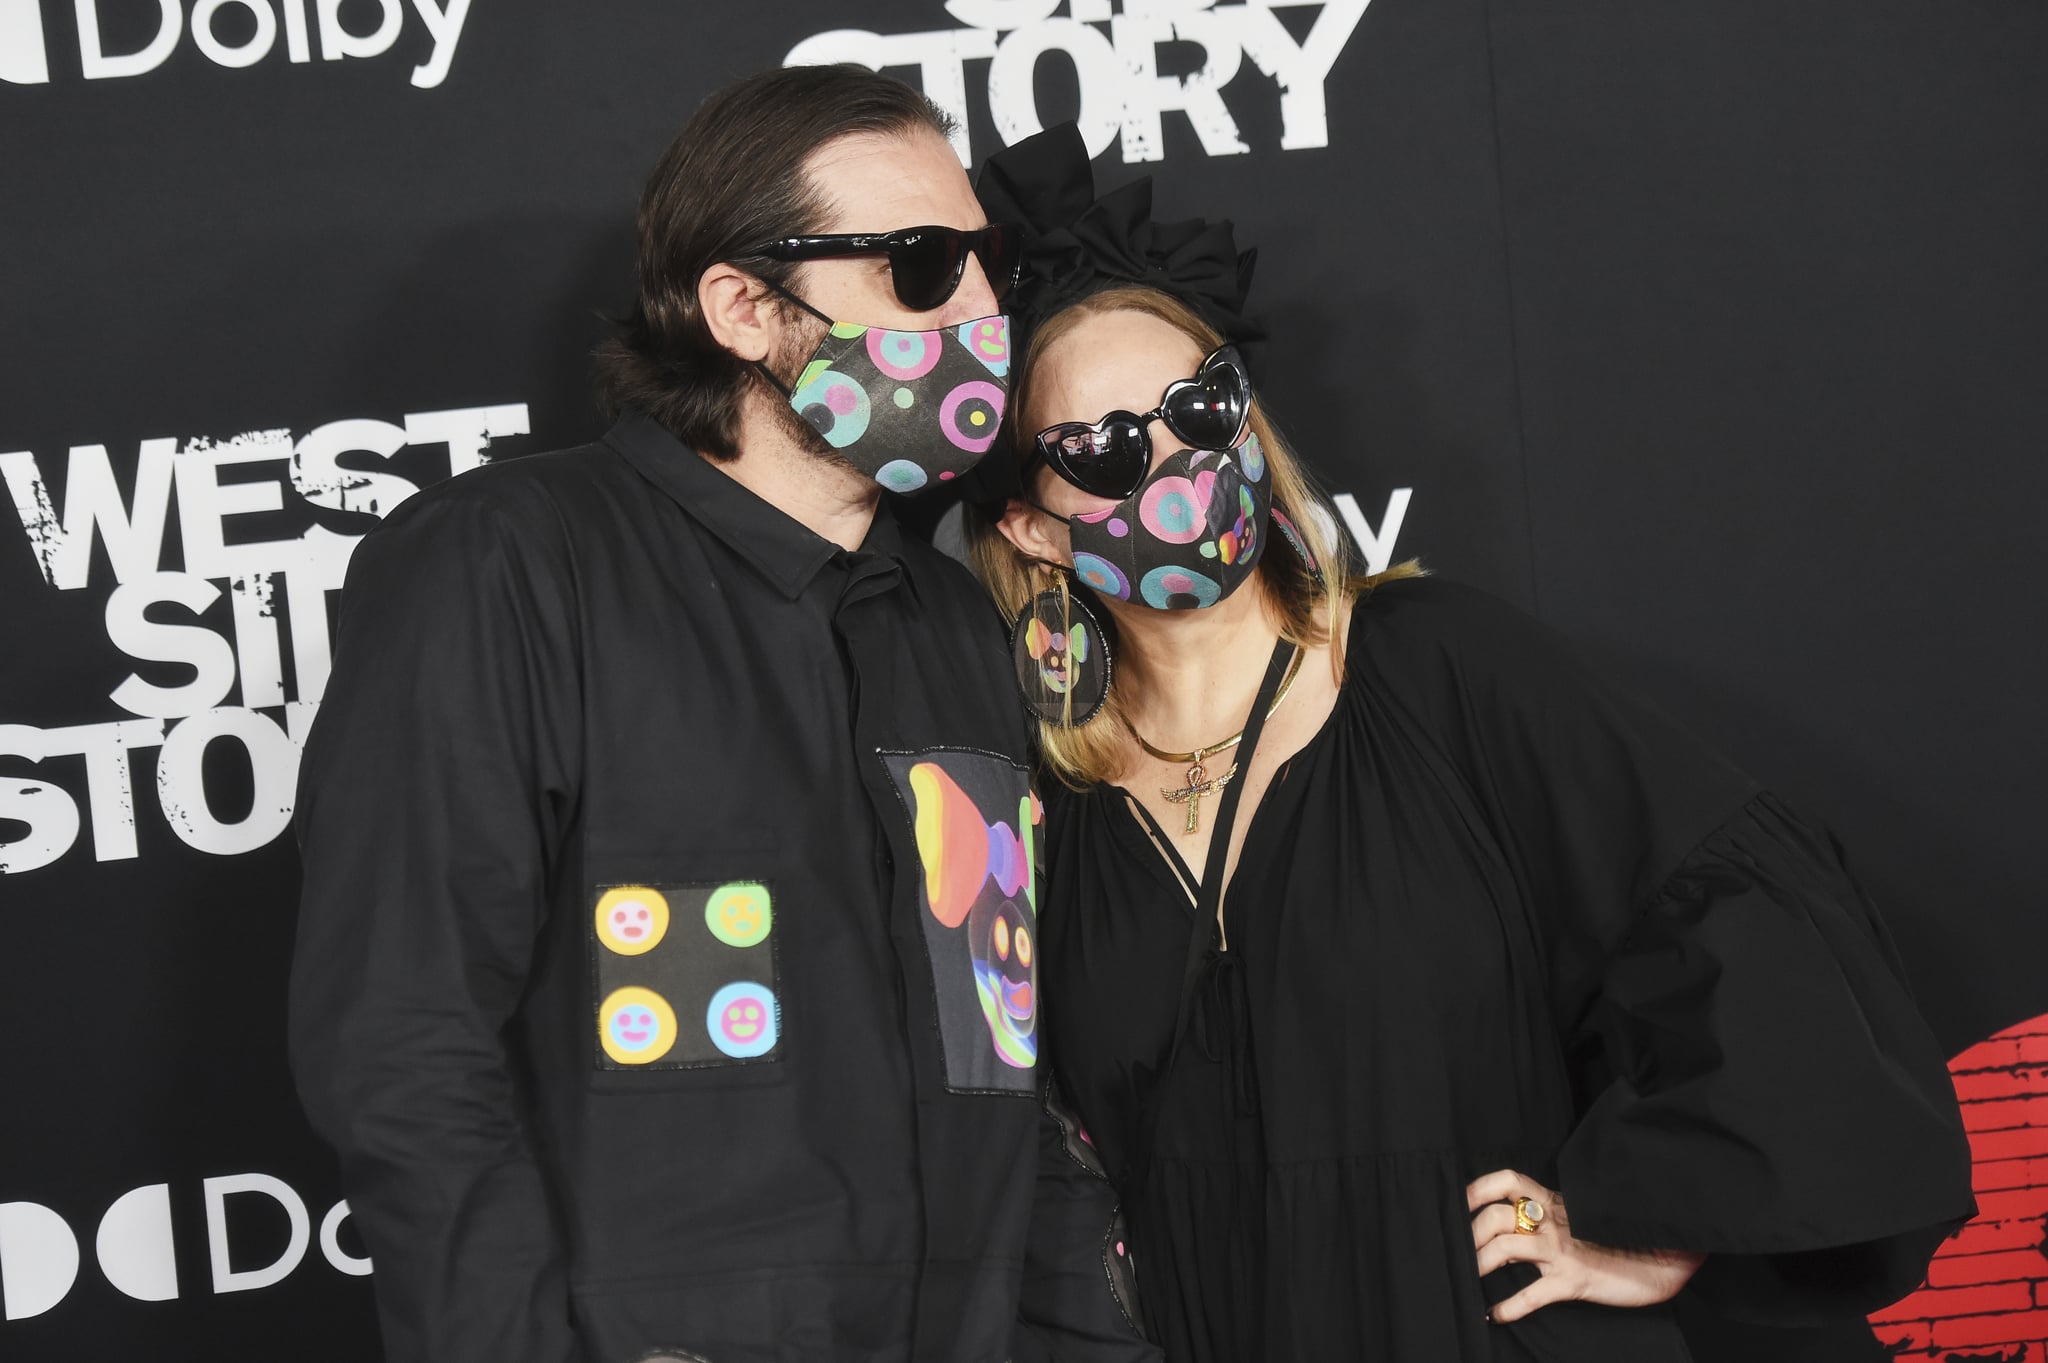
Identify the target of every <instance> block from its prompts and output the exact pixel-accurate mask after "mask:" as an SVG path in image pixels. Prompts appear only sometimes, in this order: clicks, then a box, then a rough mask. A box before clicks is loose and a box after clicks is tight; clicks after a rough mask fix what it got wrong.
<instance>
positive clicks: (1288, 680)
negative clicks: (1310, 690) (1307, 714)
mask: <svg viewBox="0 0 2048 1363" xmlns="http://www.w3.org/2000/svg"><path fill="white" fill-rule="evenodd" d="M1306 653H1307V650H1305V649H1304V648H1302V647H1301V645H1299V644H1296V645H1295V646H1294V660H1293V661H1292V662H1290V663H1288V664H1287V676H1286V677H1285V678H1283V679H1282V680H1281V682H1280V690H1279V691H1278V692H1277V693H1275V694H1274V696H1273V703H1272V705H1270V706H1268V707H1267V709H1266V718H1268V719H1271V718H1272V717H1273V712H1274V711H1275V710H1278V709H1279V708H1280V702H1281V701H1283V700H1286V699H1287V691H1288V688H1290V687H1292V686H1293V685H1294V674H1295V673H1297V672H1299V671H1301V660H1302V658H1303V657H1304V656H1305V655H1306ZM1267 675H1268V676H1271V674H1270V673H1268V674H1267ZM1124 727H1125V728H1126V729H1129V730H1130V731H1131V737H1132V738H1135V739H1137V740H1138V746H1139V747H1141V748H1143V749H1144V750H1145V751H1146V752H1148V753H1150V754H1152V755H1153V756H1154V757H1156V758H1158V759H1159V760H1160V761H1162V762H1186V763H1189V764H1190V765H1189V767H1188V774H1187V779H1186V780H1185V781H1183V782H1182V783H1181V787H1180V789H1179V790H1166V789H1162V790H1161V791H1160V792H1159V793H1160V794H1161V795H1163V796H1165V797H1166V798H1167V799H1169V800H1171V801H1172V802H1173V803H1175V804H1177V805H1181V804H1184V805H1186V806H1187V807H1188V822H1187V827H1185V828H1183V829H1181V832H1183V833H1194V832H1198V831H1199V830H1200V829H1201V827H1202V797H1203V796H1204V795H1221V794H1222V793H1223V788H1224V787H1225V786H1227V785H1229V784H1230V782H1231V779H1232V778H1233V777H1235V776H1236V775H1237V763H1235V762H1232V763H1231V764H1230V766H1229V768H1228V769H1227V770H1225V771H1224V772H1223V773H1222V774H1221V775H1219V776H1211V775H1210V774H1209V768H1208V766H1207V765H1206V764H1207V762H1208V760H1209V759H1210V758H1212V757H1214V756H1215V755H1216V754H1217V753H1220V752H1222V751H1223V750H1224V749H1225V748H1234V747H1236V746H1237V745H1238V744H1239V743H1241V742H1243V741H1244V730H1243V729H1239V730H1238V731H1237V732H1236V733H1234V734H1232V735H1231V736H1230V737H1228V738H1226V739H1223V740H1222V741H1221V742H1217V743H1210V744H1207V745H1205V746H1203V747H1200V748H1196V749H1195V750H1194V751H1193V752H1164V751H1161V750H1160V749H1158V748H1155V747H1153V746H1152V745H1151V744H1150V743H1147V742H1146V741H1145V736H1144V735H1143V734H1141V733H1139V732H1138V730H1137V726H1135V725H1134V724H1132V723H1131V721H1130V720H1129V719H1126V720H1124Z"/></svg>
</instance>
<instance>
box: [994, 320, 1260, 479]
mask: <svg viewBox="0 0 2048 1363" xmlns="http://www.w3.org/2000/svg"><path fill="white" fill-rule="evenodd" d="M1251 414H1252V380H1251V375H1249V374H1248V373H1246V372H1245V367H1244V359H1243V358H1242V357H1241V356H1240V355H1239V354H1238V353H1237V347H1236V346H1234V345H1222V346H1218V347H1217V348H1216V349H1215V350H1213V351H1211V352H1210V353H1209V357H1208V358H1207V359H1205V360H1203V361H1202V364H1201V367H1200V368H1199V369H1197V370H1196V371H1195V376H1194V377H1193V378H1191V379H1175V380H1174V381H1173V382H1172V383H1170V384H1168V385H1166V392H1165V393H1163V394H1161V395H1160V398H1159V405H1158V406H1157V407H1154V408H1153V409H1152V410H1151V411H1149V412H1145V413H1142V414H1140V413H1132V412H1125V411H1115V412H1111V413H1110V414H1109V415H1108V416H1105V417H1104V418H1102V420H1100V421H1098V422H1096V423H1095V424H1094V425H1092V426H1091V425H1089V424H1088V423H1087V422H1083V421H1062V422H1061V423H1060V424H1059V425H1057V426H1048V427H1046V428H1045V429H1044V430H1042V431H1040V432H1039V433H1038V436H1037V438H1036V439H1035V440H1034V441H1033V442H1032V453H1033V454H1035V455H1037V457H1038V458H1040V459H1043V460H1044V461H1045V462H1046V465H1047V466H1048V467H1049V468H1051V469H1052V471H1053V472H1054V473H1057V474H1058V475H1059V476H1060V477H1062V478H1064V479H1066V480H1067V481H1068V482H1069V483H1072V484H1073V485H1074V486H1075V487H1077V488H1079V489H1081V491H1083V492H1085V493H1087V494H1088V495H1089V496H1091V497H1107V498H1109V499H1110V500H1112V501H1122V500H1123V499H1124V498H1126V497H1128V496H1130V495H1131V494H1132V493H1133V492H1136V491H1137V490H1138V488H1139V486H1140V485H1142V484H1143V483H1144V481H1145V475H1146V474H1147V473H1149V472H1151V470H1152V437H1151V436H1150V435H1149V434H1147V433H1146V428H1147V427H1148V426H1150V425H1151V424H1152V422H1153V421H1154V420H1155V419H1156V420H1158V421H1160V422H1163V423H1164V424H1165V426H1166V429H1167V430H1169V431H1171V432H1173V434H1174V435H1175V436H1176V437H1178V438H1179V439H1182V440H1185V441H1187V442H1188V444H1189V445H1191V446H1193V447H1194V448H1195V449H1198V450H1227V449H1229V448H1231V447H1232V446H1234V445H1236V444H1237V442H1238V441H1239V440H1241V439H1243V438H1244V428H1245V425H1246V423H1247V422H1249V421H1250V420H1251Z"/></svg>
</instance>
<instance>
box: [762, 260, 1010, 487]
mask: <svg viewBox="0 0 2048 1363" xmlns="http://www.w3.org/2000/svg"><path fill="white" fill-rule="evenodd" d="M797 301H798V302H799V304H800V305H802V306H804V307H805V308H806V309H809V305H808V304H803V303H802V300H800V299H799V300H797ZM809 310H811V311H813V312H815V309H809ZM819 315H820V316H822V314H819ZM826 320H830V319H826ZM762 372H764V373H766V372H767V371H766V370H763V371H762ZM770 377H771V378H772V377H773V376H772V375H771V376H770ZM776 386H777V387H781V385H780V384H779V383H778V384H777V385H776ZM1009 388H1010V319H1009V318H1007V317H1002V316H995V317H979V318H976V319H975V320H974V321H972V322H963V323H961V324H960V325H959V326H955V327H941V328H939V329H938V330H936V331H890V330H888V329H887V328H885V327H868V326H862V325H860V324H859V323H858V322H833V323H832V327H831V330H829V331H827V332H826V333H825V338H824V340H822V341H820V342H819V343H818V348H817V349H816V350H814V351H812V352H811V360H810V363H809V364H806V365H805V366H804V368H803V372H802V373H801V374H799V375H798V376H797V380H796V386H795V388H794V389H783V392H784V393H785V394H786V395H787V396H788V398H789V405H790V406H791V407H794V408H795V409H796V411H797V415H799V416H801V417H802V418H803V419H804V420H805V421H806V422H808V423H809V424H810V426H811V428H812V429H813V430H815V431H817V433H818V434H819V435H821V436H823V437H824V438H825V443H826V444H828V445H830V446H831V447H832V448H833V449H834V450H836V451H838V452H839V453H840V454H841V455H843V456H844V457H845V458H846V460H847V461H848V462H849V463H851V464H852V465H853V466H854V467H855V468H857V469H859V470H860V471H861V472H862V473H865V474H866V475H867V476H868V477H870V478H872V479H874V480H875V481H876V482H878V483H880V484H881V485H882V486H883V487H885V488H887V489H888V490H889V491H891V492H905V493H908V492H923V491H926V490H928V489H930V488H935V487H938V486H940V485H942V484H944V483H949V482H951V481H952V480H953V479H955V478H957V477H959V476H960V475H961V474H963V473H965V472H967V470H969V469H971V468H973V467H974V466H975V464H977V463H979V462H980V460H981V457H982V455H984V454H986V453H988V448H989V446H990V445H992V444H994V443H995V439H996V431H997V429H998V428H999V427H1001V425H1002V422H1003V405H1004V403H1005V401H1006V400H1007V399H1008V395H1009Z"/></svg>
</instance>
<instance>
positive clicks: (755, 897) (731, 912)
mask: <svg viewBox="0 0 2048 1363" xmlns="http://www.w3.org/2000/svg"><path fill="white" fill-rule="evenodd" d="M774 921H775V911H774V908H773V906H772V905H771V903H770V902H769V896H768V887H767V886H766V885H762V884H760V883H758V882H756V881H736V882H734V883H733V884H730V885H721V886H719V887H718V888H717V889H715V890H713V891H712V892H711V898H710V899H708V900H706V901H705V903H704V926H705V927H707V928H709V929H710V930H711V935H712V936H713V937H716V938H717V939H718V940H719V941H721V942H723V943H725V944H726V945H727V946H729V947H750V946H754V945H755V944H757V943H759V942H761V941H763V940H765V939H766V938H767V936H768V929H769V928H770V927H772V926H773V925H774Z"/></svg>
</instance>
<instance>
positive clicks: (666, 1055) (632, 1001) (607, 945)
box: [588, 880, 783, 1071]
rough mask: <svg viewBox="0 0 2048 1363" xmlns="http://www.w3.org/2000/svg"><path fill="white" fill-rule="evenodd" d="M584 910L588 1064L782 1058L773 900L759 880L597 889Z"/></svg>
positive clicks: (652, 1065) (624, 1066) (640, 1065)
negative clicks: (591, 1011)
mask: <svg viewBox="0 0 2048 1363" xmlns="http://www.w3.org/2000/svg"><path fill="white" fill-rule="evenodd" d="M590 906H591V907H590V919H589V922H590V932H589V937H588V948H589V954H590V968H591V986H592V990H591V993H592V998H593V999H594V1000H595V1001H596V1015H595V1017H594V1018H593V1019H592V1024H593V1025H592V1035H591V1041H592V1043H593V1045H592V1048H591V1051H592V1063H593V1064H594V1065H595V1066H596V1067H597V1068H598V1069H601V1070H628V1071H630V1070H668V1069H696V1068H702V1067H707V1066H713V1065H745V1064H759V1063H763V1062H770V1061H778V1060H780V1059H781V1058H782V1054H783V1034H782V1033H783V1019H782V1005H781V997H780V990H781V973H780V971H779V969H778V962H779V954H778V951H777V931H776V929H777V923H776V904H775V895H774V892H773V890H772V889H771V888H770V887H769V886H768V884H767V883H765V882H763V881H756V880H728V881H719V882H715V883H710V882H706V883H697V884H672V883H643V884H627V885H599V886H595V887H593V888H592V891H591V897H590Z"/></svg>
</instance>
